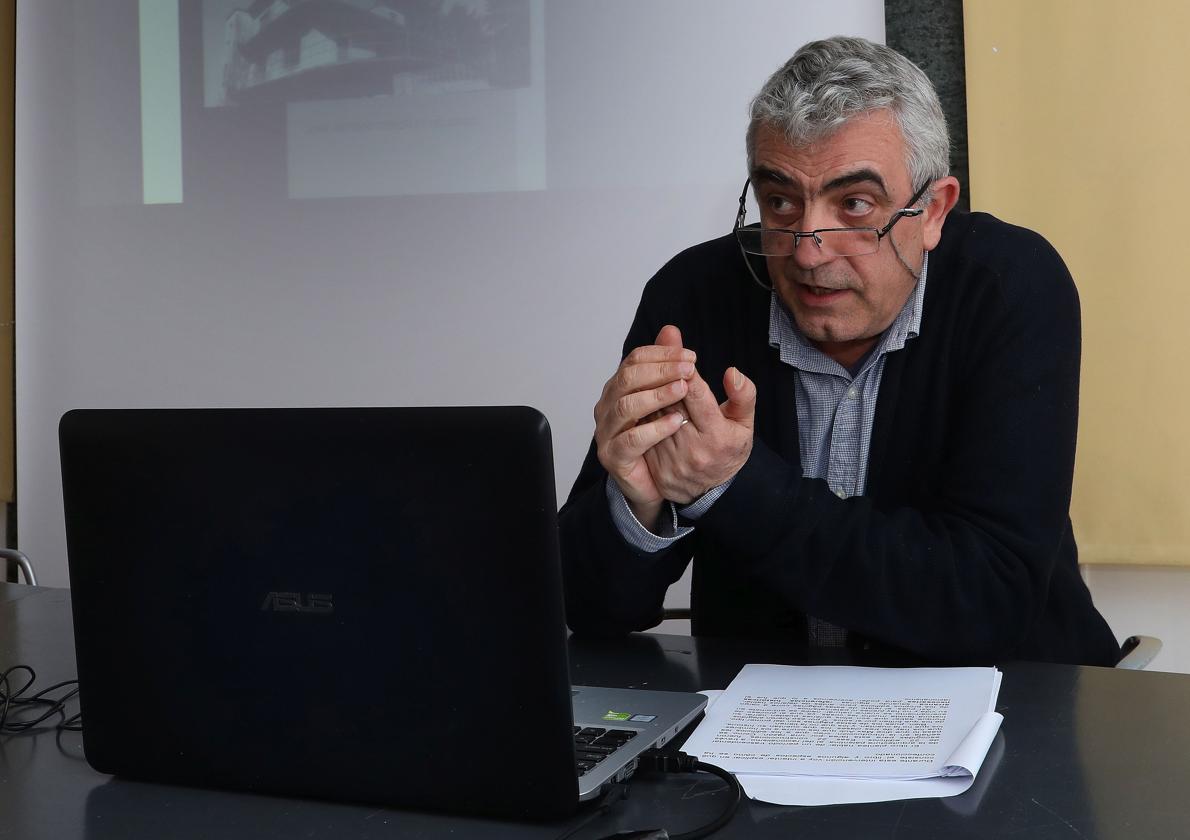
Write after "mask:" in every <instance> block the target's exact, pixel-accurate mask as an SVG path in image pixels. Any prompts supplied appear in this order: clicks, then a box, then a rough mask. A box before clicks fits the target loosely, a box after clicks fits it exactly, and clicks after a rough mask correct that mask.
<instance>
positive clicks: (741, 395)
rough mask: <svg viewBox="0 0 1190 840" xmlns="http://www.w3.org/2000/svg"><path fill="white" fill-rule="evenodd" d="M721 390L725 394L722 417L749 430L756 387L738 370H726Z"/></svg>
mask: <svg viewBox="0 0 1190 840" xmlns="http://www.w3.org/2000/svg"><path fill="white" fill-rule="evenodd" d="M723 390H724V391H726V392H727V402H725V403H723V405H722V411H723V416H724V417H726V418H727V419H728V420H734V421H735V422H737V423H743V424H744V425H745V426H747V427H748V428H749V429H751V428H752V418H753V416H754V415H755V414H756V386H755V385H754V384H752V380H751V379H749V378H748V377H746V376H744V374H742V373H741V372H740V369H739V368H734V367H732V368H728V369H727V372H726V373H724V374H723Z"/></svg>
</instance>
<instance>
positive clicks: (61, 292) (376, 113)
mask: <svg viewBox="0 0 1190 840" xmlns="http://www.w3.org/2000/svg"><path fill="white" fill-rule="evenodd" d="M17 26H18V44H19V48H18V66H17V73H18V78H17V138H16V156H17V162H16V168H17V180H16V249H17V251H16V253H17V262H16V304H17V305H16V337H17V441H18V444H17V447H18V448H17V466H18V510H19V544H20V547H21V548H22V549H23V550H25V551H26V552H28V553H30V555H31V556H32V557H33V558H34V562H35V563H36V564H37V567H38V571H39V575H40V577H41V581H42V582H43V583H46V584H50V585H65V584H66V583H67V574H66V565H65V538H64V531H63V522H62V502H61V486H60V479H59V464H58V452H57V439H56V434H57V423H58V419H59V417H60V416H61V415H62V413H63V412H65V411H67V410H68V409H71V408H75V407H84V406H86V407H145V406H161V407H170V406H330V405H446V404H529V405H533V406H536V407H537V408H539V409H541V410H542V411H543V412H544V413H545V414H546V415H547V417H549V419H550V421H551V424H552V427H553V432H554V446H555V452H556V471H557V479H558V493H559V496H560V497H562V498H564V497H565V494H566V492H567V491H568V489H569V485H570V483H571V481H572V480H573V478H574V476H575V474H576V473H577V471H578V466H579V463H580V461H581V459H582V456H583V455H584V453H585V451H586V448H587V445H588V442H589V439H590V435H591V431H592V428H593V421H592V418H591V409H592V406H593V405H594V402H595V399H596V398H597V396H598V393H599V390H600V388H601V387H602V384H603V382H604V381H605V380H606V379H607V377H608V376H609V375H610V374H611V372H612V371H613V370H614V368H615V366H616V364H617V362H618V359H619V352H620V344H621V342H622V340H623V336H624V334H625V332H626V330H627V327H628V324H629V322H630V320H631V317H632V313H633V311H634V309H635V306H636V304H637V301H638V299H639V296H640V291H641V288H642V286H643V284H644V282H645V281H646V280H647V279H648V278H649V277H650V276H651V275H652V273H653V272H654V271H656V269H657V268H659V267H660V266H661V265H662V263H664V262H665V261H666V260H667V259H668V258H669V257H670V256H672V255H673V254H674V253H676V252H677V251H679V250H681V249H682V248H684V247H687V246H689V245H691V244H694V243H696V242H699V241H702V240H704V239H707V238H710V237H713V236H717V235H721V234H723V233H726V232H727V231H728V230H730V227H731V223H732V219H733V216H734V210H735V208H734V198H735V196H736V195H737V194H738V192H739V189H740V186H741V185H742V183H743V180H744V176H745V163H744V129H745V125H746V106H747V103H748V100H749V98H750V97H751V95H752V94H753V93H754V92H755V91H756V89H757V88H758V87H759V86H760V84H761V82H762V81H763V80H764V79H765V78H766V77H767V76H768V74H769V73H771V72H772V71H773V70H775V69H776V68H777V67H778V66H779V65H780V64H781V63H782V62H783V61H784V60H785V59H786V58H788V57H789V55H790V54H792V52H793V51H794V50H795V49H796V48H797V47H798V46H799V45H800V44H802V43H803V42H805V41H807V40H810V39H813V38H817V37H824V36H828V35H833V34H838V33H848V34H858V35H864V36H866V37H869V38H872V39H874V40H883V36H884V10H883V3H882V2H879V1H878V0H838V2H832V3H822V2H816V1H815V0H755V1H754V2H748V3H739V4H728V3H722V2H712V1H711V0H697V1H696V2H692V1H691V0H646V1H645V2H639V1H638V2H625V0H600V2H590V1H589V0H180V1H179V0H139V2H138V0H104V2H102V3H99V2H73V1H72V0H36V2H21V3H20V4H19V7H18V21H17ZM427 492H436V493H440V494H441V495H442V498H443V502H444V503H449V504H459V503H460V502H461V501H465V500H457V499H453V498H451V496H450V487H449V480H448V477H444V481H443V482H442V485H441V486H439V487H435V488H427ZM459 511H460V521H461V524H465V505H462V504H459ZM113 562H118V558H113ZM163 562H168V558H163Z"/></svg>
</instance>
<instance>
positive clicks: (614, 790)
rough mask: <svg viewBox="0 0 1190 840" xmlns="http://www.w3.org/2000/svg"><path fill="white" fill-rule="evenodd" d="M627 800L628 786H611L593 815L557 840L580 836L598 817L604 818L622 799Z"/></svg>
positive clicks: (584, 818)
mask: <svg viewBox="0 0 1190 840" xmlns="http://www.w3.org/2000/svg"><path fill="white" fill-rule="evenodd" d="M626 798H628V785H625V784H622V783H616V784H613V785H611V786H610V787H609V788H608V789H607V793H605V794H603V798H602V799H600V800H599V804H598V805H596V806H595V808H594V809H593V810H592V811H591V813H589V814H587V816H585V817H583V819H582V820H581V821H580V822H579V823H578V824H577V825H575V826H574V827H573V828H571V829H570V830H569V831H567V832H566V833H565V834H563V835H561V836H560V837H558V838H557V840H569V838H571V837H573V836H574V835H576V834H578V833H579V832H580V831H582V830H583V829H584V828H586V827H587V826H588V825H590V824H591V823H592V821H594V820H595V819H596V818H597V817H602V816H603V815H604V814H606V813H607V812H608V811H609V810H611V807H612V806H613V805H615V804H616V803H617V802H619V801H620V800H621V799H626Z"/></svg>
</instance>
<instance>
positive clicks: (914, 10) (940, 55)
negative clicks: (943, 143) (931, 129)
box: [884, 0, 970, 210]
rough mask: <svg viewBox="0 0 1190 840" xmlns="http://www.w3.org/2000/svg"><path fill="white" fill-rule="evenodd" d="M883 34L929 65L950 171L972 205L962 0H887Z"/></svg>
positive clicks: (962, 201)
mask: <svg viewBox="0 0 1190 840" xmlns="http://www.w3.org/2000/svg"><path fill="white" fill-rule="evenodd" d="M884 29H885V39H886V41H887V43H888V45H889V46H890V47H892V48H893V49H894V50H896V51H897V52H899V53H901V54H902V55H905V56H907V57H908V58H909V60H910V61H912V62H913V63H914V64H916V65H917V66H918V67H920V68H921V69H922V70H924V71H925V73H926V75H927V76H929V77H930V80H931V81H932V82H933V83H934V87H935V88H937V90H938V98H939V99H940V100H942V110H943V112H945V114H946V122H947V125H948V127H949V128H950V172H951V174H952V175H954V176H955V177H956V178H958V179H959V183H960V184H962V193H961V195H960V196H959V203H958V208H959V209H960V210H967V209H970V199H969V195H968V193H969V186H968V179H967V174H968V173H967V71H966V65H965V63H964V62H965V59H964V51H963V2H962V0H884Z"/></svg>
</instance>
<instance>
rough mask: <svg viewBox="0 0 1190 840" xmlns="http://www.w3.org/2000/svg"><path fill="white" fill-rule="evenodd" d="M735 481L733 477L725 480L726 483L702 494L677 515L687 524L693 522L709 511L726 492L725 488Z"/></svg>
mask: <svg viewBox="0 0 1190 840" xmlns="http://www.w3.org/2000/svg"><path fill="white" fill-rule="evenodd" d="M733 481H735V476H734V475H733V476H732V477H731V478H729V479H727V481H725V482H723V483H722V484H720V485H719V486H718V487H712V488H711V489H710V490H708V491H707V492H705V493H703V494H702V495H701V496H699V497H698V498H697V499H695V500H694V501H693V502H691V503H690V504H688V505H686V506H685V507H684V508H682V509H681V510H679V511H678V514H679V515H680V516H681V517H682V518H683V519H685V520H686V521H688V522H694V521H695V520H697V519H698V517H700V516H702V515H703V514H704V513H706V512H707V511H708V510H710V509H711V505H713V504H715V502H717V501H718V500H719V497H720V496H722V495H723V494H724V493H726V492H727V488H728V487H731V483H732V482H733Z"/></svg>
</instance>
